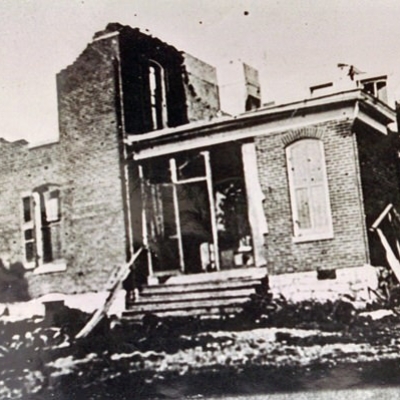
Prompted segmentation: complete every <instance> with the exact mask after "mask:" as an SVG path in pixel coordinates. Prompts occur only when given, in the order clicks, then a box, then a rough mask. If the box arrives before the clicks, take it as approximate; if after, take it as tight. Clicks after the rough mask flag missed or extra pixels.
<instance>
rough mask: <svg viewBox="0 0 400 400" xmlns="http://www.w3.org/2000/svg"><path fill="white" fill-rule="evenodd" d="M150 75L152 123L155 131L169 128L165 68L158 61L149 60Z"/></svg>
mask: <svg viewBox="0 0 400 400" xmlns="http://www.w3.org/2000/svg"><path fill="white" fill-rule="evenodd" d="M148 74H149V77H148V79H149V98H150V115H151V123H152V128H153V130H159V129H163V128H166V127H168V115H167V88H166V82H165V72H164V68H163V66H162V65H161V64H160V63H158V62H157V61H154V60H149V63H148ZM153 80H154V82H153ZM152 82H153V83H152ZM153 84H154V87H153Z"/></svg>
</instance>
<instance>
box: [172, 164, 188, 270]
mask: <svg viewBox="0 0 400 400" xmlns="http://www.w3.org/2000/svg"><path fill="white" fill-rule="evenodd" d="M169 168H170V171H171V182H172V199H173V202H174V213H175V224H176V236H177V239H178V253H179V266H180V269H181V271H182V272H185V259H184V253H183V251H184V250H183V242H182V228H181V218H180V215H179V199H178V191H177V186H176V184H177V182H178V174H177V169H176V160H175V158H171V159H170V160H169Z"/></svg>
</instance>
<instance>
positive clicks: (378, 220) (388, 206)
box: [370, 204, 393, 231]
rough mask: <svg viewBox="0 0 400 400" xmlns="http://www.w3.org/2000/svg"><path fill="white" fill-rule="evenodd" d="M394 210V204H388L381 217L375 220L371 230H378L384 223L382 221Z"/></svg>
mask: <svg viewBox="0 0 400 400" xmlns="http://www.w3.org/2000/svg"><path fill="white" fill-rule="evenodd" d="M392 208H393V204H388V205H387V206H386V208H385V209H384V210H383V211H382V213H381V214H380V215H379V217H378V218H377V219H376V220H375V222H374V223H373V224H372V225H371V228H370V229H371V230H372V231H374V230H375V229H376V228H378V226H379V225H380V223H381V222H382V220H383V219H384V218H385V217H386V215H387V214H388V213H389V211H390V210H391V209H392Z"/></svg>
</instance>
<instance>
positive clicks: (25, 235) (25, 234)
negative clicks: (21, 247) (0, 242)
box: [24, 229, 33, 240]
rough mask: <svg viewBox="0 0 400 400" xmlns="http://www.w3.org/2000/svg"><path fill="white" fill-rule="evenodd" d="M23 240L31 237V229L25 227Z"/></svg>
mask: <svg viewBox="0 0 400 400" xmlns="http://www.w3.org/2000/svg"><path fill="white" fill-rule="evenodd" d="M24 237H25V240H32V239H33V229H27V230H26V231H25V232H24Z"/></svg>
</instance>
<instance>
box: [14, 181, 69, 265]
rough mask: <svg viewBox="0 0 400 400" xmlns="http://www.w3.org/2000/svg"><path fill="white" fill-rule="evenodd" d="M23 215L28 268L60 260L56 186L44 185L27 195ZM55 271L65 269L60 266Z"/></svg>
mask: <svg viewBox="0 0 400 400" xmlns="http://www.w3.org/2000/svg"><path fill="white" fill-rule="evenodd" d="M22 213H23V222H22V234H23V243H24V254H25V261H26V263H27V268H37V269H40V267H41V266H44V265H50V264H52V263H54V262H57V261H59V260H61V257H62V254H61V211H60V190H59V189H58V188H57V187H55V186H54V185H43V186H41V187H38V188H36V189H35V190H34V191H33V192H32V193H31V194H29V195H24V196H23V197H22ZM53 269H57V270H60V269H62V270H63V269H65V265H64V264H63V265H61V263H58V265H57V268H53ZM45 272H50V271H47V270H46V271H45Z"/></svg>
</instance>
